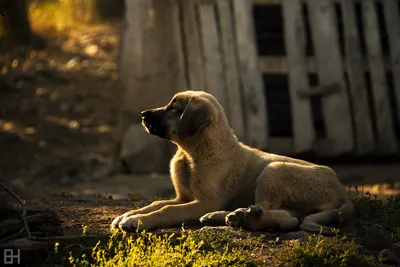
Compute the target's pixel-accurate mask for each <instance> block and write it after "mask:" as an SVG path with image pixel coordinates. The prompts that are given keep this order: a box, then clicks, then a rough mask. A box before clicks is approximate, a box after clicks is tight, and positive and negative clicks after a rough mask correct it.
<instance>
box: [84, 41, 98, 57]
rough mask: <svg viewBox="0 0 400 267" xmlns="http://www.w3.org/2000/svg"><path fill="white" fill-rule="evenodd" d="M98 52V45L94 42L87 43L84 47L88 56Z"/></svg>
mask: <svg viewBox="0 0 400 267" xmlns="http://www.w3.org/2000/svg"><path fill="white" fill-rule="evenodd" d="M97 52H99V47H98V46H97V45H95V44H92V45H88V46H86V47H85V53H86V54H88V55H89V56H91V57H92V56H94V55H96V54H97Z"/></svg>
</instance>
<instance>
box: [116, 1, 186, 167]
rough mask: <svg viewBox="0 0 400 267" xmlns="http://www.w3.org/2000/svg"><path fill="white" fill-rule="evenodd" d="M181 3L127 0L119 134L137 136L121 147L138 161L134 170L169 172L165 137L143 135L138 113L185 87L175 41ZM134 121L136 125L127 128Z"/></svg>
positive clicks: (179, 51)
mask: <svg viewBox="0 0 400 267" xmlns="http://www.w3.org/2000/svg"><path fill="white" fill-rule="evenodd" d="M177 8H179V6H178V3H177V2H175V1H165V0H152V1H148V0H135V1H130V0H127V1H126V14H125V22H124V25H123V26H124V27H123V32H122V38H121V48H122V49H121V54H120V62H119V63H120V66H119V67H120V74H121V75H120V76H121V82H122V86H123V89H124V92H123V93H122V96H121V102H122V103H121V114H122V119H121V125H120V136H119V138H120V140H122V139H125V140H131V139H133V137H135V138H134V140H133V142H132V145H126V146H124V144H122V147H121V148H122V151H123V152H121V153H122V154H121V157H123V158H129V159H130V160H129V162H131V163H132V166H134V167H132V169H131V171H132V172H161V171H168V161H169V157H168V156H166V155H168V154H167V153H166V151H165V150H166V149H167V142H166V141H164V140H162V139H160V138H158V137H155V136H151V135H149V134H147V133H146V134H143V133H144V130H143V129H141V127H140V120H141V119H140V112H141V111H142V110H145V109H149V108H155V107H159V106H162V105H165V104H167V103H168V101H169V100H170V98H171V97H172V96H173V94H174V93H176V92H178V91H179V90H180V89H181V88H184V87H185V79H184V66H182V64H183V63H182V55H180V53H182V51H181V48H182V47H181V44H180V43H177V42H179V40H180V37H179V36H178V35H180V34H181V32H180V25H179V23H180V21H179V16H177V14H178V13H179V12H177ZM132 123H136V125H134V127H129V131H128V132H126V129H127V128H128V126H129V125H130V124H132ZM123 135H129V136H127V137H126V136H125V138H123V137H122V136H123ZM130 136H132V138H130ZM135 142H136V145H135ZM138 144H140V145H138ZM142 144H146V145H145V146H142ZM140 147H142V148H143V149H142V150H140V149H139V148H140ZM146 162H149V164H147V165H146V164H145V163H146ZM165 169H166V170H165Z"/></svg>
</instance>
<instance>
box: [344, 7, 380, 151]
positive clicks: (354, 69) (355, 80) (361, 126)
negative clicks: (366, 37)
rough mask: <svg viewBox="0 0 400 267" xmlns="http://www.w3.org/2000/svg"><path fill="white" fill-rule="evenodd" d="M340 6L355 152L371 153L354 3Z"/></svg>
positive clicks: (365, 94)
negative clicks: (351, 106) (351, 105)
mask: <svg viewBox="0 0 400 267" xmlns="http://www.w3.org/2000/svg"><path fill="white" fill-rule="evenodd" d="M341 6H342V12H343V25H344V27H343V28H344V35H345V38H344V39H345V54H346V58H345V64H346V67H347V73H348V77H349V83H350V94H351V96H352V99H353V101H352V103H353V113H354V114H353V116H354V131H355V137H356V140H355V143H356V152H357V154H359V155H364V154H368V153H372V152H373V151H374V148H375V145H374V136H373V131H372V123H371V118H370V108H369V103H368V95H367V88H366V83H365V80H364V66H363V64H364V63H363V58H362V55H361V46H360V37H359V33H358V30H357V26H356V17H355V3H354V1H351V0H341Z"/></svg>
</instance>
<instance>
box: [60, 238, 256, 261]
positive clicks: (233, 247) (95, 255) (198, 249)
mask: <svg viewBox="0 0 400 267" xmlns="http://www.w3.org/2000/svg"><path fill="white" fill-rule="evenodd" d="M233 241H234V240H232V238H229V237H228V236H225V235H205V234H199V233H192V232H188V233H185V234H183V235H182V236H175V234H170V235H164V236H159V235H155V234H151V233H142V234H141V235H140V236H139V237H132V236H130V235H124V236H123V237H122V238H121V237H120V236H118V235H116V234H114V235H112V236H111V238H110V240H109V242H108V244H105V245H101V244H100V243H98V244H97V245H96V246H95V247H94V248H93V250H92V251H91V253H79V252H78V254H76V253H73V252H71V253H70V255H69V257H68V261H69V263H70V264H71V265H73V266H104V267H105V266H255V264H256V260H255V259H254V258H251V257H250V255H249V253H248V252H247V251H246V250H245V249H244V247H243V246H242V245H238V244H235V243H234V242H233Z"/></svg>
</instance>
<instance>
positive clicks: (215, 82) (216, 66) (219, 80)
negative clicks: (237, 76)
mask: <svg viewBox="0 0 400 267" xmlns="http://www.w3.org/2000/svg"><path fill="white" fill-rule="evenodd" d="M214 4H215V3H214V1H205V2H204V3H201V4H200V5H199V13H200V28H201V33H202V38H201V40H202V46H203V55H204V72H205V76H206V87H205V88H203V89H202V90H204V91H207V92H209V93H210V94H212V95H213V96H214V97H215V98H217V100H218V102H219V103H220V104H221V105H222V107H223V108H224V109H226V111H227V112H228V113H229V110H228V109H227V108H228V106H227V101H226V97H225V88H224V86H225V83H224V74H223V68H222V66H223V65H222V55H221V47H220V45H221V43H220V39H219V35H218V29H217V27H218V25H217V21H216V14H215V6H214Z"/></svg>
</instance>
